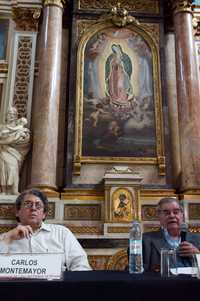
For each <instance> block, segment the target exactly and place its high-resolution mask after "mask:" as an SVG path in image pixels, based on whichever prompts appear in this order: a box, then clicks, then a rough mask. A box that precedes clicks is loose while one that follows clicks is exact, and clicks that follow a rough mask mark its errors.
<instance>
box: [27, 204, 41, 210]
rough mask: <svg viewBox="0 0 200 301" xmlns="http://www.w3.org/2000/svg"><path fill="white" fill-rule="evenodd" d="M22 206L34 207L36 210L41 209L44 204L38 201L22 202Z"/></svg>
mask: <svg viewBox="0 0 200 301" xmlns="http://www.w3.org/2000/svg"><path fill="white" fill-rule="evenodd" d="M23 207H24V208H26V209H33V208H35V209H36V210H41V209H43V208H44V206H43V205H42V204H41V203H39V202H35V203H34V202H24V203H23Z"/></svg>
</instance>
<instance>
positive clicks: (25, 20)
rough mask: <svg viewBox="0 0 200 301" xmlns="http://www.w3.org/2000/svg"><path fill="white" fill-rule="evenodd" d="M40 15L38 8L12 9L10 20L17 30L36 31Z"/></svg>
mask: <svg viewBox="0 0 200 301" xmlns="http://www.w3.org/2000/svg"><path fill="white" fill-rule="evenodd" d="M40 15H41V10H40V9H39V8H31V9H30V8H21V7H20V8H19V7H13V8H12V18H13V20H14V21H15V23H16V29H17V30H24V31H37V29H38V22H39V18H40Z"/></svg>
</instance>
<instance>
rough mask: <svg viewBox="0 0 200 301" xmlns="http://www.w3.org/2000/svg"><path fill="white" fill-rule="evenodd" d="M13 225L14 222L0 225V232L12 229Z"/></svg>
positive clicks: (14, 225)
mask: <svg viewBox="0 0 200 301" xmlns="http://www.w3.org/2000/svg"><path fill="white" fill-rule="evenodd" d="M14 227H16V224H12V225H5V224H4V225H3V224H2V225H0V234H1V233H4V232H8V231H9V230H11V229H13V228H14Z"/></svg>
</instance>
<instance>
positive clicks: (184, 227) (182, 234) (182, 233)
mask: <svg viewBox="0 0 200 301" xmlns="http://www.w3.org/2000/svg"><path fill="white" fill-rule="evenodd" d="M187 231H188V224H186V223H182V224H181V225H180V237H181V242H182V241H186V236H187Z"/></svg>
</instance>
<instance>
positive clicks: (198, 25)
mask: <svg viewBox="0 0 200 301" xmlns="http://www.w3.org/2000/svg"><path fill="white" fill-rule="evenodd" d="M192 25H193V31H194V37H195V39H196V40H200V18H199V17H194V18H193V19H192Z"/></svg>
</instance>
